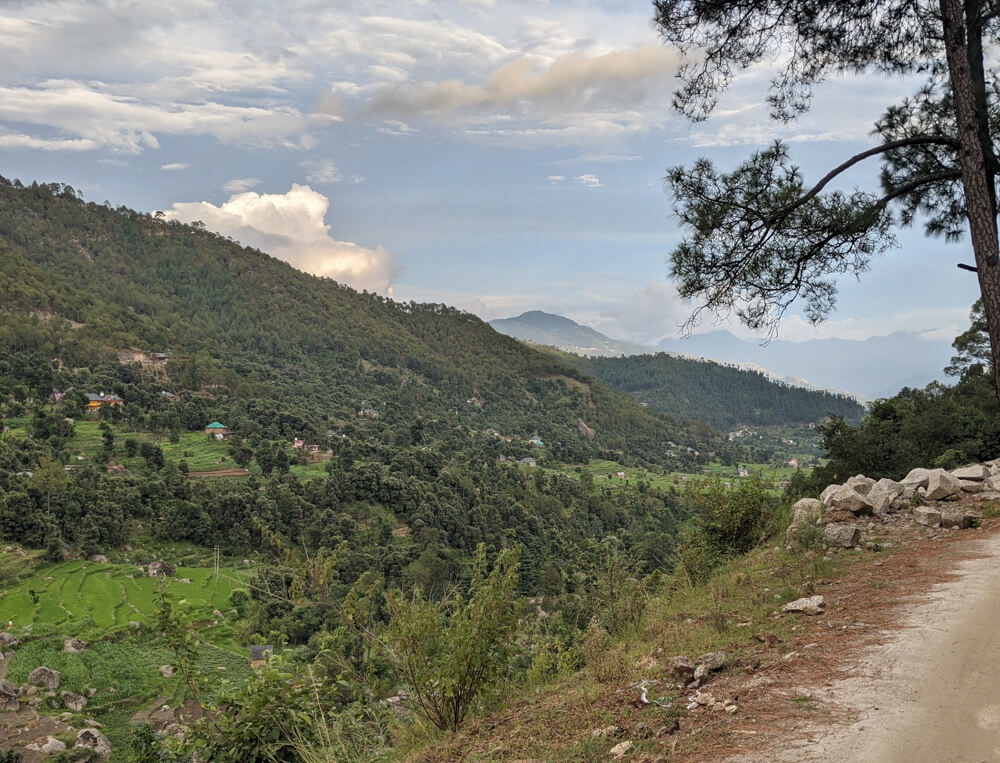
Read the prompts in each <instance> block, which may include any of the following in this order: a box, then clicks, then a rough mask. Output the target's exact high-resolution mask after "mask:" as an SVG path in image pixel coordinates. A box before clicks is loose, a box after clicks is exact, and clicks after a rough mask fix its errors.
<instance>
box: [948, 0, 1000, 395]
mask: <svg viewBox="0 0 1000 763" xmlns="http://www.w3.org/2000/svg"><path fill="white" fill-rule="evenodd" d="M968 5H972V6H975V7H974V8H973V9H972V10H973V11H974V12H975V11H976V8H978V3H976V2H970V3H968ZM940 7H941V18H942V21H943V24H944V46H945V55H946V56H947V60H948V77H949V79H950V81H951V89H952V93H953V96H954V103H955V117H956V120H957V124H958V139H959V142H960V144H961V148H960V150H959V161H960V164H961V167H962V187H963V190H964V192H965V212H966V215H967V216H968V218H969V232H970V238H971V241H972V251H973V253H974V254H975V258H976V267H977V269H978V274H979V289H980V291H981V292H982V295H983V307H984V308H985V313H986V326H987V329H988V332H989V335H990V353H991V355H992V359H993V381H994V384H995V385H996V390H997V398H998V399H1000V257H998V253H1000V252H998V242H997V219H996V209H995V207H994V202H993V199H994V198H995V193H996V191H995V185H994V179H993V170H992V168H991V167H988V166H987V156H986V154H985V152H984V150H983V145H984V143H985V142H986V141H988V140H989V136H988V135H983V134H982V128H981V124H982V122H981V120H980V119H979V115H978V114H977V110H976V98H975V93H976V84H977V83H974V82H973V67H972V66H970V61H969V52H970V50H969V44H968V41H967V38H966V17H965V14H966V6H965V4H963V2H962V0H940ZM974 21H975V23H973V24H972V25H971V26H970V28H972V29H977V28H979V23H978V19H974ZM972 47H973V48H974V49H976V50H978V51H980V55H981V50H982V45H981V41H979V40H977V41H976V45H974V46H972ZM976 68H977V69H979V70H980V71H981V64H980V66H979V67H976ZM978 84H979V85H980V86H985V83H978Z"/></svg>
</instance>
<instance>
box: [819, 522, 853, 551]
mask: <svg viewBox="0 0 1000 763" xmlns="http://www.w3.org/2000/svg"><path fill="white" fill-rule="evenodd" d="M823 540H825V541H826V542H827V543H829V544H830V545H831V546H839V547H841V548H854V547H855V546H856V545H858V543H860V542H861V530H859V529H858V527H857V526H856V525H852V524H848V523H847V522H831V523H830V524H828V525H827V526H826V527H824V528H823Z"/></svg>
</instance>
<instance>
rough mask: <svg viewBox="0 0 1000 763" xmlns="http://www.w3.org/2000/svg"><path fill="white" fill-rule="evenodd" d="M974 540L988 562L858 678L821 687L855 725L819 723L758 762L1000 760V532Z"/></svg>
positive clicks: (911, 624)
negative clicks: (824, 725)
mask: <svg viewBox="0 0 1000 763" xmlns="http://www.w3.org/2000/svg"><path fill="white" fill-rule="evenodd" d="M975 543H976V544H977V545H979V550H981V551H982V553H983V556H982V557H981V558H976V559H971V560H968V561H965V562H962V563H961V564H960V566H959V568H958V569H957V570H956V572H957V577H956V578H955V579H954V580H951V581H949V582H947V583H943V584H941V585H938V586H936V587H935V588H934V590H933V592H932V593H931V595H930V597H929V598H926V599H924V600H923V601H922V602H921V603H919V604H916V605H914V606H913V607H911V608H910V609H909V610H908V611H907V612H906V614H905V615H904V617H905V627H904V629H902V630H899V631H896V632H895V633H894V634H893V635H892V637H891V638H890V639H889V640H888V641H887V642H886V643H884V644H882V645H880V646H877V647H874V648H872V649H870V650H868V651H867V652H866V653H865V654H864V655H863V656H862V658H861V661H860V662H859V663H858V664H857V665H856V666H855V667H854V670H853V673H854V677H852V678H850V679H847V680H844V681H840V682H838V683H835V684H833V685H832V686H827V687H824V688H823V689H818V690H817V693H818V697H819V698H820V699H822V700H823V701H825V702H829V703H832V704H837V705H841V706H847V707H851V708H854V710H855V711H856V713H857V715H856V721H855V722H854V723H852V724H851V725H849V726H842V727H839V728H838V727H834V728H832V729H823V728H822V727H819V726H817V727H816V728H815V729H814V731H813V733H811V734H810V735H809V738H807V739H805V740H802V741H800V742H797V743H795V745H794V747H791V748H789V749H785V750H781V751H779V752H775V751H773V750H772V751H770V752H768V753H767V755H765V756H763V757H756V756H753V758H752V759H754V760H762V761H763V760H768V761H796V762H797V761H831V762H832V761H837V763H845V762H846V761H858V762H859V763H860V762H863V763H924V761H926V762H927V763H931V762H933V763H950V762H952V761H961V763H978V762H979V761H1000V535H996V534H992V535H990V536H987V537H986V538H984V539H982V540H980V541H976V542H975ZM744 759H746V758H744Z"/></svg>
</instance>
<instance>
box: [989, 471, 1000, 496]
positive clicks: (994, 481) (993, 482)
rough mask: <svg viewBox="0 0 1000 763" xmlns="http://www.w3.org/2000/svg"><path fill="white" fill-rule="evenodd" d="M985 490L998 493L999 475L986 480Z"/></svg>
mask: <svg viewBox="0 0 1000 763" xmlns="http://www.w3.org/2000/svg"><path fill="white" fill-rule="evenodd" d="M986 489H987V490H989V491H991V492H994V493H1000V474H995V475H993V476H992V477H987V478H986Z"/></svg>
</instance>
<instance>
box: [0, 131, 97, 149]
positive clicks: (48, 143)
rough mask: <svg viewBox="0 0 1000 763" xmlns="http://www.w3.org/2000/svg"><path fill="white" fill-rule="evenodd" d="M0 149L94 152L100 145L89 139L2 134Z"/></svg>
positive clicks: (0, 135)
mask: <svg viewBox="0 0 1000 763" xmlns="http://www.w3.org/2000/svg"><path fill="white" fill-rule="evenodd" d="M0 148H31V149H37V150H40V151H93V150H94V149H96V148H100V144H99V143H98V142H97V141H95V140H91V139H89V138H40V137H37V136H34V135H23V134H20V133H3V134H0Z"/></svg>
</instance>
